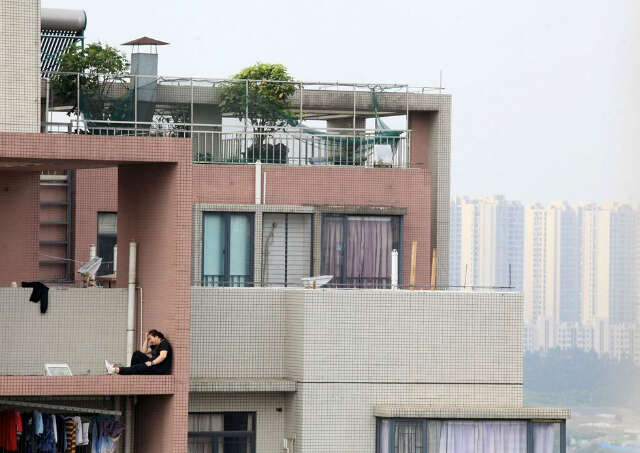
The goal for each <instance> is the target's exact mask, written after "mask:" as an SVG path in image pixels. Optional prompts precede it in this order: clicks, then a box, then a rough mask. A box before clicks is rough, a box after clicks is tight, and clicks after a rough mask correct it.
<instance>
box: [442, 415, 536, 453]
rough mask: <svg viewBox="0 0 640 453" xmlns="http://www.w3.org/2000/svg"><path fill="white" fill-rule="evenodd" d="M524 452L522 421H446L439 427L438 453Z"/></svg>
mask: <svg viewBox="0 0 640 453" xmlns="http://www.w3.org/2000/svg"><path fill="white" fill-rule="evenodd" d="M526 452H527V424H526V422H508V421H507V422H502V421H498V422H489V421H487V422H465V421H450V422H445V423H444V424H443V426H442V431H441V434H440V451H439V453H526ZM545 453H546V452H545Z"/></svg>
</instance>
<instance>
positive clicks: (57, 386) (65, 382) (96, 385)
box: [0, 375, 175, 396]
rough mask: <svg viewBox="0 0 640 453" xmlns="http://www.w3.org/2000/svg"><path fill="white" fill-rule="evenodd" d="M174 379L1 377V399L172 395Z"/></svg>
mask: <svg viewBox="0 0 640 453" xmlns="http://www.w3.org/2000/svg"><path fill="white" fill-rule="evenodd" d="M174 388H175V378H174V376H146V375H142V376H0V396H39V395H56V396H58V395H60V396H66V395H83V396H90V395H172V394H173V393H174Z"/></svg>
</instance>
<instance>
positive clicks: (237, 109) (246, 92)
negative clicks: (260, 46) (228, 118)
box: [220, 63, 296, 163]
mask: <svg viewBox="0 0 640 453" xmlns="http://www.w3.org/2000/svg"><path fill="white" fill-rule="evenodd" d="M232 78H233V79H234V80H236V81H234V82H226V83H224V84H223V85H222V86H221V95H220V109H221V111H222V113H229V114H231V115H232V116H233V117H234V118H237V119H238V120H240V121H243V120H245V119H246V120H247V121H248V122H249V123H250V124H251V127H252V128H253V132H254V133H255V134H256V135H254V143H253V144H252V146H251V147H250V149H247V154H248V158H249V159H250V160H257V159H260V160H261V161H263V162H271V163H284V162H283V160H285V161H286V146H285V145H282V144H279V145H273V144H269V143H265V140H266V139H267V137H268V135H267V134H270V133H273V132H275V131H277V130H281V129H283V128H285V127H286V126H287V124H288V123H289V122H290V121H291V119H292V118H294V115H293V113H292V112H291V111H289V107H290V97H291V95H293V94H294V93H295V91H296V86H295V84H294V83H293V77H291V76H290V75H289V73H288V72H287V68H285V67H284V66H283V65H281V64H270V63H256V64H254V65H253V66H249V67H248V68H245V69H243V70H242V71H240V72H239V73H237V74H235V75H234V76H233V77H232Z"/></svg>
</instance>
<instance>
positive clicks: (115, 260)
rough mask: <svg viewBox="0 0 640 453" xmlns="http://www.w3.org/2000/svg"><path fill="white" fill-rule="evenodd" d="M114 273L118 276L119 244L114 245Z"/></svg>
mask: <svg viewBox="0 0 640 453" xmlns="http://www.w3.org/2000/svg"><path fill="white" fill-rule="evenodd" d="M113 275H114V277H116V278H118V244H116V245H114V246H113Z"/></svg>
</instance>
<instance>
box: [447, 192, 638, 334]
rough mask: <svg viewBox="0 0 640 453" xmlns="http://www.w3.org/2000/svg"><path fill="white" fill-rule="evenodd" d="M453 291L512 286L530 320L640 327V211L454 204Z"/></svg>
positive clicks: (616, 206)
mask: <svg viewBox="0 0 640 453" xmlns="http://www.w3.org/2000/svg"><path fill="white" fill-rule="evenodd" d="M450 224H451V246H450V249H451V254H450V285H451V286H454V287H460V286H463V287H467V286H471V287H511V288H513V289H514V290H516V291H522V292H523V293H524V296H525V320H526V321H527V322H532V321H535V320H537V319H548V320H551V321H553V322H555V323H560V322H583V323H589V322H594V321H598V320H609V321H611V322H614V323H620V322H637V321H640V206H637V205H629V204H625V203H587V202H583V203H577V204H575V205H572V204H568V203H566V202H554V203H549V204H545V205H543V204H541V203H522V202H521V201H519V200H508V199H506V198H505V197H504V196H501V195H498V196H489V197H483V198H471V197H464V196H458V197H455V198H453V199H452V200H451V209H450Z"/></svg>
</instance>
